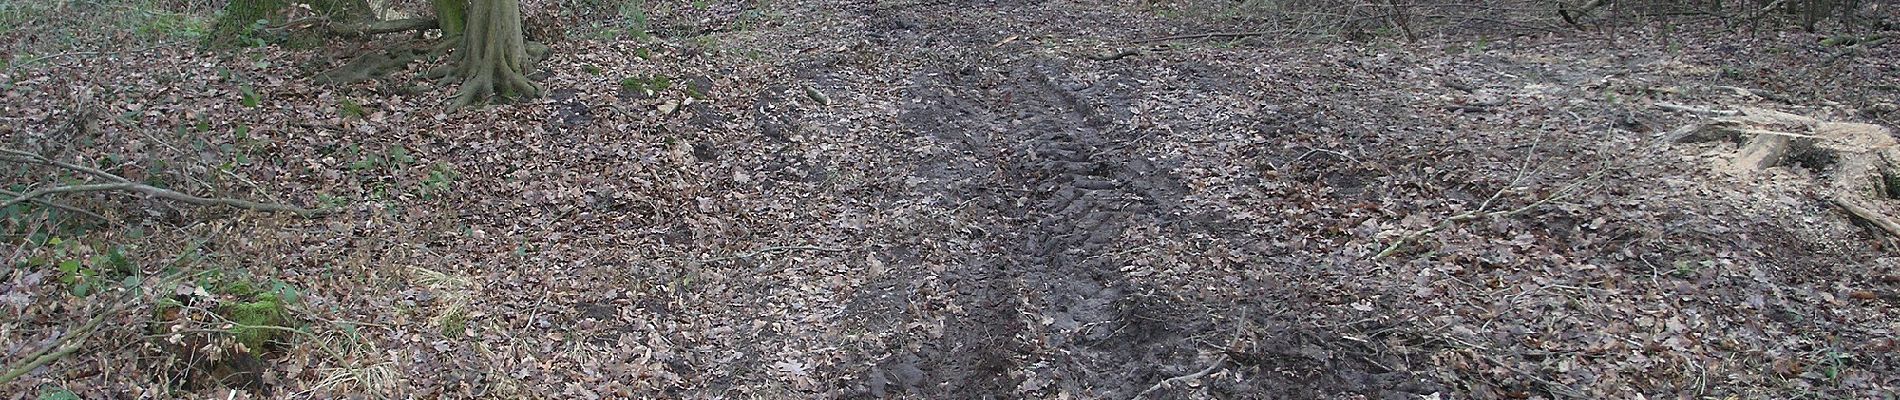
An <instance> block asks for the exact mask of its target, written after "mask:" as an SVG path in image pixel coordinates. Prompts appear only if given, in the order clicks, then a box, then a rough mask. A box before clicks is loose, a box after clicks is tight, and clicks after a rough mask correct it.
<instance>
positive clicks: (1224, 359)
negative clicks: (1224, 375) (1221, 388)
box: [1131, 354, 1227, 400]
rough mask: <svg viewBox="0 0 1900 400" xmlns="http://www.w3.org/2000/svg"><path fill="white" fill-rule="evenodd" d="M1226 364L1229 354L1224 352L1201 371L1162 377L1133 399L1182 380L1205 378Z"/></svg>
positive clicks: (1136, 399) (1140, 397) (1143, 396)
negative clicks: (1166, 377)
mask: <svg viewBox="0 0 1900 400" xmlns="http://www.w3.org/2000/svg"><path fill="white" fill-rule="evenodd" d="M1225 365H1227V355H1226V354H1222V355H1221V356H1220V358H1219V359H1215V360H1214V364H1213V365H1209V366H1207V368H1204V369H1201V370H1200V372H1195V373H1192V374H1187V375H1181V376H1177V377H1173V378H1168V379H1162V380H1161V381H1160V382H1155V385H1154V386H1149V387H1148V390H1143V391H1141V393H1137V394H1135V397H1131V399H1135V400H1140V399H1143V398H1147V397H1148V395H1149V394H1153V393H1154V392H1156V391H1160V390H1161V389H1166V388H1167V387H1168V386H1173V385H1174V384H1177V383H1181V382H1187V381H1191V380H1195V379H1201V378H1205V377H1207V375H1208V374H1212V373H1214V371H1217V370H1220V367H1222V366H1225Z"/></svg>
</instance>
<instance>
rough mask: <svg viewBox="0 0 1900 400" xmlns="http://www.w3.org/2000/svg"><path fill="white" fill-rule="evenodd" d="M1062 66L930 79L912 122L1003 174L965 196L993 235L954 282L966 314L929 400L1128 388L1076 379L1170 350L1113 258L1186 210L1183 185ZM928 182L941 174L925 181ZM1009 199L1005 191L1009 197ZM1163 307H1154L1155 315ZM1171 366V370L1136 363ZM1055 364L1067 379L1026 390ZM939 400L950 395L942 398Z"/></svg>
mask: <svg viewBox="0 0 1900 400" xmlns="http://www.w3.org/2000/svg"><path fill="white" fill-rule="evenodd" d="M1063 73H1064V71H1063V66H1061V65H1060V64H1059V62H1056V61H1051V60H1033V61H1025V62H1018V63H1015V64H1011V65H1006V66H1003V67H1001V68H999V69H998V70H981V69H975V68H965V69H962V70H959V71H957V72H953V73H935V74H922V75H920V76H919V77H917V79H915V81H916V82H918V83H917V85H916V87H914V88H913V90H912V92H911V94H912V96H914V99H916V100H917V101H915V102H912V104H916V105H917V106H916V107H914V108H913V109H910V110H906V112H905V117H904V121H905V122H906V123H907V124H908V125H910V127H911V128H912V129H914V130H916V131H919V132H922V133H924V134H927V135H929V136H930V137H932V138H934V139H936V140H938V141H939V142H940V143H942V144H944V145H946V146H949V147H951V148H952V149H953V150H957V151H961V152H965V153H967V154H974V155H978V156H981V157H983V158H984V159H987V160H991V161H993V162H994V163H995V165H994V166H993V168H994V169H995V170H997V171H998V172H1000V173H999V174H996V175H995V176H996V177H995V178H993V179H990V180H988V181H985V182H981V185H980V186H981V188H977V189H971V190H966V191H962V192H959V193H956V195H958V197H961V198H963V199H964V200H967V201H970V202H971V204H976V205H978V206H979V207H984V208H985V209H983V210H979V211H978V213H977V214H978V215H990V216H993V217H994V218H992V219H993V220H994V221H995V224H994V225H993V226H991V227H988V228H987V229H986V230H987V231H989V232H993V233H991V234H989V235H988V237H987V238H986V239H987V243H988V245H987V248H988V249H991V250H993V251H995V252H996V254H987V255H978V254H972V255H969V256H971V259H973V260H976V261H974V262H971V263H968V264H967V265H966V266H964V267H962V268H959V269H957V270H954V271H949V272H948V273H946V276H945V277H944V280H945V284H946V286H948V287H950V288H952V289H953V290H954V291H955V293H956V297H955V299H954V300H952V302H953V303H954V304H956V305H958V306H960V307H961V308H962V309H964V310H965V312H964V313H963V314H961V315H960V316H955V317H953V318H951V319H950V320H949V321H947V322H946V326H945V329H944V334H943V338H942V340H943V343H939V344H936V345H935V346H927V347H925V349H924V350H923V351H922V352H921V353H922V357H921V365H920V367H921V370H922V372H923V373H924V375H925V379H924V382H923V383H925V384H926V385H935V386H930V388H929V389H926V390H925V392H926V393H929V394H933V395H947V396H957V397H963V398H997V397H1011V396H1013V395H1017V394H1018V393H1019V391H1020V390H1029V391H1036V390H1040V389H1044V388H1051V387H1062V388H1067V389H1082V388H1106V387H1120V386H1122V385H1125V384H1126V382H1124V381H1123V380H1124V379H1123V377H1120V376H1116V375H1119V374H1095V376H1089V375H1088V374H1077V373H1075V371H1092V370H1098V369H1099V368H1101V367H1104V366H1105V365H1109V364H1114V363H1127V362H1133V361H1138V360H1134V359H1131V358H1132V357H1131V356H1137V355H1138V354H1132V353H1130V351H1131V350H1132V351H1136V352H1137V353H1150V354H1152V352H1147V351H1142V350H1141V349H1139V348H1140V347H1146V346H1154V345H1163V344H1160V343H1153V342H1149V343H1132V342H1138V341H1139V340H1117V339H1129V338H1124V337H1128V336H1131V335H1139V336H1142V337H1147V338H1152V337H1153V336H1155V335H1154V333H1156V332H1160V331H1165V330H1166V328H1163V327H1161V326H1157V325H1158V323H1157V322H1156V321H1155V320H1153V319H1144V318H1130V315H1131V314H1132V313H1136V312H1141V313H1147V314H1152V313H1155V311H1156V310H1152V309H1145V310H1142V309H1139V308H1142V307H1136V306H1135V302H1134V301H1132V300H1131V298H1130V295H1129V293H1133V292H1138V291H1137V290H1132V288H1130V287H1128V286H1129V284H1128V282H1127V279H1126V277H1125V276H1123V274H1122V273H1121V272H1120V271H1119V270H1118V269H1117V267H1118V266H1119V265H1120V262H1121V260H1119V259H1117V257H1115V256H1113V255H1111V254H1110V253H1112V252H1111V251H1109V250H1111V249H1109V248H1108V246H1109V245H1110V244H1111V243H1113V242H1114V241H1115V240H1116V239H1117V238H1119V237H1120V236H1121V234H1122V232H1123V231H1124V230H1126V229H1127V228H1129V227H1131V226H1135V225H1137V224H1141V223H1151V222H1154V221H1158V220H1160V219H1161V216H1162V215H1164V214H1165V212H1166V211H1169V210H1168V209H1169V208H1172V207H1173V206H1174V205H1178V204H1179V201H1180V200H1179V196H1180V194H1181V191H1180V190H1179V189H1178V186H1179V185H1178V184H1177V183H1176V182H1174V181H1173V180H1172V179H1171V178H1169V177H1167V176H1165V174H1164V173H1161V172H1160V171H1162V170H1163V169H1162V168H1160V167H1158V166H1156V165H1154V164H1153V163H1151V162H1148V161H1146V159H1145V158H1144V157H1132V156H1130V155H1128V154H1125V153H1126V152H1123V151H1105V150H1104V149H1107V148H1110V147H1112V145H1113V144H1114V143H1115V142H1116V141H1117V140H1125V139H1126V138H1122V137H1117V135H1116V133H1114V132H1113V130H1112V129H1109V128H1108V127H1109V122H1108V118H1106V117H1105V116H1104V115H1103V113H1102V112H1101V111H1100V110H1097V109H1096V108H1095V107H1093V106H1091V105H1090V104H1088V103H1087V102H1084V101H1081V100H1080V99H1079V97H1078V96H1079V95H1078V93H1076V91H1075V90H1072V89H1069V88H1065V87H1064V86H1063V85H1062V84H1061V83H1059V82H1058V81H1057V79H1056V78H1057V77H1060V76H1061V75H1062V74H1063ZM920 175H921V176H933V175H943V174H931V173H928V171H925V172H923V173H920ZM998 188H1002V189H998ZM1146 307H1147V308H1152V307H1153V306H1152V305H1150V306H1146ZM1139 361H1141V362H1150V363H1160V364H1165V363H1167V362H1168V361H1169V360H1139ZM1050 365H1063V366H1082V367H1084V368H1056V369H1051V370H1050V372H1052V373H1053V374H1054V375H1056V376H1044V377H1042V378H1039V379H1040V380H1034V381H1031V380H1028V378H1025V376H1027V375H1030V374H1028V373H1031V372H1036V371H1035V370H1036V369H1037V368H1048V366H1050ZM937 390H941V391H940V392H938V391H937ZM932 397H937V396H932Z"/></svg>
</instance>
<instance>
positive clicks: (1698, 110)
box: [1656, 102, 1742, 116]
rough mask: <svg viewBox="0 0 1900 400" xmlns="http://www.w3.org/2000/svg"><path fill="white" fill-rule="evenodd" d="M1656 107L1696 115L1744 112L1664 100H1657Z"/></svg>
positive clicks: (1722, 114) (1723, 114) (1726, 114)
mask: <svg viewBox="0 0 1900 400" xmlns="http://www.w3.org/2000/svg"><path fill="white" fill-rule="evenodd" d="M1656 108H1661V109H1664V110H1669V111H1676V112H1685V113H1690V114H1696V115H1701V116H1732V115H1741V113H1742V112H1741V111H1736V110H1717V109H1712V108H1702V107H1695V106H1686V105H1681V104H1675V103H1664V102H1657V103H1656Z"/></svg>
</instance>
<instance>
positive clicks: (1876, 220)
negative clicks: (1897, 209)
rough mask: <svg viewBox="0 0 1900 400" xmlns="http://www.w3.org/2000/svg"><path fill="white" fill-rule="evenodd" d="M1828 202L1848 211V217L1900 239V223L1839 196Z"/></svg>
mask: <svg viewBox="0 0 1900 400" xmlns="http://www.w3.org/2000/svg"><path fill="white" fill-rule="evenodd" d="M1828 202H1830V203H1834V205H1836V206H1840V207H1841V209H1842V210H1846V211H1847V214H1848V215H1852V216H1854V218H1857V219H1860V220H1862V221H1867V223H1869V224H1873V225H1874V226H1875V227H1878V228H1880V230H1882V231H1886V232H1887V234H1888V235H1893V236H1894V237H1895V238H1900V223H1896V222H1894V221H1893V219H1891V218H1887V216H1886V215H1881V214H1880V212H1878V211H1874V210H1873V209H1869V208H1867V206H1863V205H1860V204H1859V203H1857V202H1854V201H1853V200H1848V199H1844V198H1841V197H1839V196H1836V197H1833V198H1829V199H1828Z"/></svg>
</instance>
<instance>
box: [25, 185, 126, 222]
mask: <svg viewBox="0 0 1900 400" xmlns="http://www.w3.org/2000/svg"><path fill="white" fill-rule="evenodd" d="M0 195H5V196H7V197H20V192H15V191H10V190H6V189H0ZM33 202H34V203H40V205H43V206H47V207H52V208H57V209H60V210H65V211H67V212H71V213H74V214H79V215H84V216H88V217H93V218H95V219H98V220H100V221H106V222H108V223H110V222H112V219H111V218H106V217H105V216H104V215H99V214H98V213H95V212H92V211H87V210H86V209H83V208H79V207H73V206H69V205H65V204H59V203H54V202H51V201H46V199H33ZM0 208H5V207H0Z"/></svg>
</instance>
